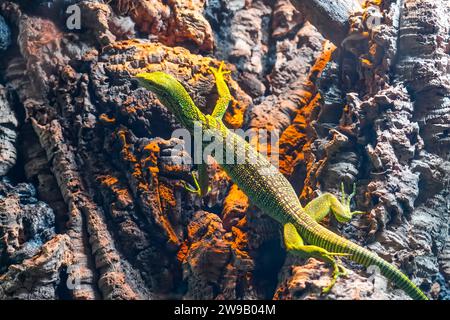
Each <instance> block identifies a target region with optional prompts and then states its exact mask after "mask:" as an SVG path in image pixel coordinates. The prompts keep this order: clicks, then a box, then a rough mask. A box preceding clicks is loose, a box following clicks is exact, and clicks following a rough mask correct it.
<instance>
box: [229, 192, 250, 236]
mask: <svg viewBox="0 0 450 320" xmlns="http://www.w3.org/2000/svg"><path fill="white" fill-rule="evenodd" d="M249 205H250V204H249V200H248V197H247V195H246V194H245V193H244V192H243V191H242V190H241V189H239V187H238V186H237V185H236V184H233V185H232V186H231V188H230V191H229V192H228V195H227V196H226V198H225V200H224V202H223V210H222V220H223V225H224V228H225V229H227V230H230V228H231V227H232V226H233V225H236V224H237V223H238V222H239V220H240V219H241V218H242V217H244V216H245V213H246V212H247V209H248V207H249Z"/></svg>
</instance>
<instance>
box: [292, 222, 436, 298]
mask: <svg viewBox="0 0 450 320" xmlns="http://www.w3.org/2000/svg"><path fill="white" fill-rule="evenodd" d="M297 217H298V215H297ZM305 219H306V220H305ZM301 220H303V221H302V222H297V224H295V225H296V227H297V228H298V230H299V231H302V232H301V234H302V235H304V238H305V240H306V241H307V242H308V243H310V244H313V245H317V246H320V247H322V248H324V249H326V250H328V251H329V252H340V253H347V254H350V255H349V256H348V258H349V259H351V260H353V261H355V262H357V263H359V264H361V265H363V266H365V267H369V266H373V265H375V266H377V267H378V268H379V269H380V273H381V274H382V275H383V276H385V277H386V278H387V279H388V280H390V281H391V282H393V283H394V284H395V285H397V286H398V287H399V288H401V289H402V290H404V291H405V292H406V293H407V294H408V295H409V296H410V297H411V298H413V299H416V300H428V298H427V296H426V295H425V294H424V293H423V292H422V291H421V290H420V289H419V288H418V287H417V286H416V285H415V284H414V283H413V282H412V281H411V280H409V278H408V277H407V276H406V275H405V274H403V272H401V271H400V270H399V269H398V268H396V267H395V266H394V265H392V264H391V263H389V262H387V261H386V260H384V259H382V258H380V257H379V256H378V255H377V254H376V253H374V252H371V251H369V250H367V249H365V248H363V247H361V246H359V245H357V244H356V243H353V242H351V241H349V240H347V239H345V238H343V237H341V236H339V235H337V234H335V233H333V232H331V231H330V230H328V229H327V228H325V227H323V226H322V225H320V224H318V223H317V222H315V221H314V220H312V219H310V218H309V217H307V218H304V216H303V218H302V219H301Z"/></svg>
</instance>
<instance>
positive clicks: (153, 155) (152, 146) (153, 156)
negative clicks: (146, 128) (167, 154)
mask: <svg viewBox="0 0 450 320" xmlns="http://www.w3.org/2000/svg"><path fill="white" fill-rule="evenodd" d="M144 150H145V151H146V152H147V153H148V156H147V157H146V158H144V159H143V161H141V163H142V164H143V165H142V166H143V167H144V168H146V169H147V170H148V171H150V172H152V173H157V172H159V168H158V156H159V151H160V147H159V145H158V142H157V141H152V142H150V143H149V144H147V145H146V146H145V147H144Z"/></svg>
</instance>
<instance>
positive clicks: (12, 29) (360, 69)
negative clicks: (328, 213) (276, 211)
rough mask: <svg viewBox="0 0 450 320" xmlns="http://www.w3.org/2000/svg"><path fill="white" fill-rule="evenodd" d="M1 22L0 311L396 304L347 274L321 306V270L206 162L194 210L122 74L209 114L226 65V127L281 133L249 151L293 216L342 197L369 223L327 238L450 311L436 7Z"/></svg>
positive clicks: (189, 10)
mask: <svg viewBox="0 0 450 320" xmlns="http://www.w3.org/2000/svg"><path fill="white" fill-rule="evenodd" d="M291 2H292V3H291ZM293 4H294V5H295V7H294V5H293ZM72 5H75V7H72V11H71V10H69V11H67V8H68V6H72ZM73 8H75V9H73ZM67 12H71V13H67ZM74 12H75V14H76V12H79V13H80V16H79V18H80V21H81V29H79V30H78V29H71V28H69V27H68V24H67V21H68V19H72V20H70V21H76V20H73V19H74V18H77V16H71V15H72V14H74ZM0 17H3V18H4V19H0V54H1V55H2V59H0V82H1V84H0V115H1V120H0V278H1V279H2V280H1V281H0V299H15V298H22V299H165V298H172V299H189V298H190V299H407V298H408V297H407V296H406V295H405V294H404V293H403V292H401V291H398V290H393V288H390V287H389V286H387V283H386V281H385V279H384V278H383V277H378V276H377V275H375V276H373V277H370V278H369V277H368V276H367V272H365V270H361V269H357V268H355V267H354V265H353V264H350V263H348V262H347V261H346V260H345V259H343V264H344V266H345V267H346V268H347V269H348V271H349V275H348V276H347V277H341V278H339V279H338V281H337V283H336V285H335V286H334V287H333V289H332V290H331V292H330V293H329V294H327V295H323V294H322V289H323V288H324V287H326V286H328V284H329V281H330V280H331V269H330V266H328V265H327V264H325V263H324V262H322V261H319V260H316V259H312V258H311V259H302V258H298V257H294V256H292V255H291V254H287V253H286V252H285V250H284V248H283V247H282V240H281V239H280V226H279V225H278V224H277V223H276V222H274V221H273V220H271V219H270V218H268V217H267V216H266V215H265V214H264V213H262V212H260V211H259V210H258V209H257V208H255V207H254V206H252V204H251V203H250V202H249V201H248V198H247V197H246V195H245V194H243V193H242V191H241V190H239V189H238V188H237V186H236V185H234V184H233V183H232V181H230V180H229V178H228V177H227V176H226V174H225V173H224V172H223V171H222V170H221V169H220V168H219V166H218V165H217V164H215V163H211V164H210V165H209V166H208V172H209V174H210V184H211V191H210V192H209V194H208V195H207V196H205V197H203V198H202V199H201V198H199V197H198V196H196V195H195V194H192V193H189V192H188V191H187V190H185V188H184V187H183V186H184V185H185V183H186V182H187V183H190V184H193V183H194V182H193V180H192V177H191V175H190V172H191V171H192V170H194V169H195V167H194V166H193V165H191V164H185V163H181V164H180V160H181V159H185V158H186V157H189V147H188V146H187V145H186V146H185V147H184V148H181V149H180V148H178V147H179V141H180V140H179V137H178V136H172V134H173V132H179V131H176V129H179V128H180V125H179V124H178V123H177V121H176V120H175V118H174V116H173V115H172V114H171V113H170V112H169V111H168V110H166V109H165V108H164V107H163V106H162V105H161V104H160V102H159V101H158V100H157V98H156V97H155V96H154V95H153V94H150V93H148V92H147V91H145V90H143V89H142V88H139V87H138V86H137V84H136V82H135V81H134V80H133V76H134V75H135V74H137V73H139V72H142V71H149V72H151V71H164V72H168V73H171V74H172V75H174V76H176V77H177V78H178V79H179V80H180V81H181V82H182V83H183V85H184V86H185V87H186V89H187V91H188V92H189V94H190V95H191V96H192V98H193V100H194V101H195V103H196V104H197V105H198V106H199V108H201V110H202V111H203V112H205V113H211V111H212V109H213V107H214V104H215V101H216V99H217V92H216V88H215V85H214V81H213V78H212V75H211V74H209V73H208V68H209V67H211V66H215V67H218V66H219V65H220V61H221V60H224V61H225V62H226V65H225V68H226V69H227V70H231V71H232V74H231V75H229V76H227V78H226V81H227V84H228V85H229V87H230V90H231V93H232V95H233V101H232V103H231V105H230V107H229V110H228V111H227V113H226V115H225V117H224V122H225V124H226V125H227V126H228V127H229V128H234V129H238V128H239V129H258V130H268V131H270V132H272V133H273V132H275V131H276V132H277V133H278V135H279V140H278V143H277V144H271V143H270V141H268V142H267V143H262V142H258V147H259V150H260V151H261V152H264V151H268V152H272V153H274V154H278V156H279V170H280V171H281V172H282V173H283V174H284V175H285V176H286V177H287V178H288V179H289V180H290V181H291V183H292V185H293V187H294V189H295V190H296V192H297V193H298V194H299V197H300V200H301V202H302V203H303V204H306V203H308V201H310V200H312V199H313V198H315V197H316V196H317V195H318V194H319V193H320V192H331V193H333V194H335V195H336V196H340V183H341V182H343V183H344V185H345V188H346V191H347V192H349V191H350V190H351V188H352V186H353V184H356V186H357V194H356V196H355V197H354V199H353V201H352V208H354V209H355V210H362V211H366V212H367V214H366V215H360V216H358V217H355V218H354V220H352V222H351V223H350V224H346V225H342V224H339V223H337V221H336V220H335V219H334V218H333V217H330V218H329V219H327V220H326V221H325V222H324V224H325V225H326V227H327V228H330V229H331V230H333V231H334V232H336V233H339V234H341V235H343V236H344V237H346V238H348V239H350V240H352V241H354V242H357V243H358V244H360V245H362V246H365V247H367V248H368V249H369V250H371V251H374V252H376V253H378V254H379V255H380V256H382V257H383V258H385V259H386V260H388V261H391V262H392V263H393V264H395V265H397V266H398V267H399V268H400V269H402V270H403V271H404V272H405V274H407V275H408V276H409V277H410V278H411V279H412V280H413V281H414V282H416V283H417V284H418V285H419V286H420V287H421V288H422V289H423V291H424V292H426V293H427V294H428V295H429V296H430V297H431V298H434V299H448V298H449V296H448V292H450V291H449V290H448V288H449V285H450V237H449V233H448V228H449V225H448V221H449V212H448V195H449V192H450V190H449V185H450V184H449V183H448V181H449V175H450V162H449V156H450V155H449V154H450V151H449V149H450V138H449V132H450V119H449V115H450V112H448V111H449V101H450V85H449V84H450V76H449V74H448V66H449V65H450V63H449V62H450V59H449V48H450V38H449V37H450V36H449V35H450V18H449V17H450V3H449V2H448V1H444V0H438V1H435V0H434V1H432V0H426V1H423V0H420V1H419V0H404V1H392V0H384V1H367V2H366V3H365V6H364V9H361V7H360V6H359V1H349V0H345V1H344V0H342V1H328V0H322V1H320V0H313V1H299V0H277V1H266V0H251V1H237V0H233V1H228V0H227V1H225V0H216V1H204V0H196V1H183V0H171V1H166V0H121V1H79V0H70V1H53V2H42V1H33V2H31V1H28V0H17V1H2V2H0ZM349 21H351V27H352V28H353V29H352V30H349V28H350V23H349ZM374 21H376V22H377V23H374ZM355 31H357V33H355ZM350 33H351V36H350ZM355 34H356V35H357V36H355ZM349 36H350V37H349ZM343 39H346V40H345V41H344V44H343V45H342V46H341V44H342V40H343ZM333 43H334V45H333ZM336 46H337V47H338V50H336ZM186 144H187V142H186Z"/></svg>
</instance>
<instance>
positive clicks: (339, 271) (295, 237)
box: [283, 223, 350, 293]
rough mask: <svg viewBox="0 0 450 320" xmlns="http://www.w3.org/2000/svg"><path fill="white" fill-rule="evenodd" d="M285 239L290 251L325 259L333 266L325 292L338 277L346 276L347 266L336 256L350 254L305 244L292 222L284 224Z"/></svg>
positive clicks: (302, 255)
mask: <svg viewBox="0 0 450 320" xmlns="http://www.w3.org/2000/svg"><path fill="white" fill-rule="evenodd" d="M283 240H284V244H285V247H286V250H287V251H288V252H291V253H292V254H295V255H298V256H301V257H313V258H316V259H319V260H322V261H325V262H326V263H328V264H330V265H331V266H332V267H333V274H332V279H331V282H330V284H329V285H328V286H327V287H325V288H324V289H323V290H322V292H323V293H328V292H329V291H330V290H331V288H333V286H334V284H335V283H336V281H337V279H338V278H339V277H340V276H345V275H346V274H347V272H346V270H345V268H344V267H343V266H342V264H340V262H339V261H338V260H337V259H336V258H335V257H336V256H349V255H350V254H348V253H341V252H329V251H327V250H325V249H324V248H321V247H318V246H313V245H305V244H304V242H303V239H302V237H301V236H300V234H299V233H298V231H297V229H296V228H295V226H294V225H293V224H292V223H286V224H285V225H284V232H283Z"/></svg>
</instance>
